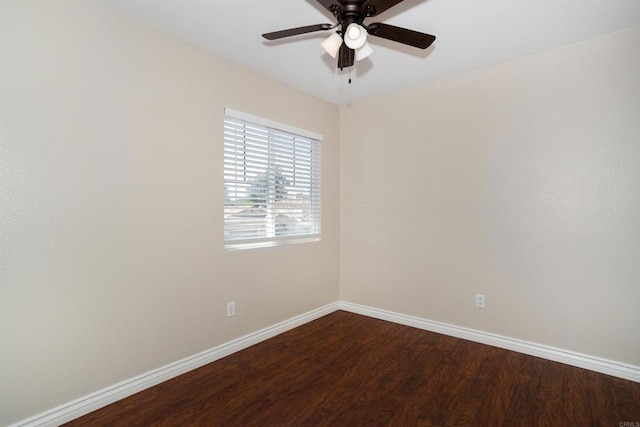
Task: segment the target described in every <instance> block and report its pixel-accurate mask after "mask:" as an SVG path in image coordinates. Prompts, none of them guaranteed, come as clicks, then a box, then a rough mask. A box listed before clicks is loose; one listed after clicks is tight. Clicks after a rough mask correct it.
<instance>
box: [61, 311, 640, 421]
mask: <svg viewBox="0 0 640 427" xmlns="http://www.w3.org/2000/svg"><path fill="white" fill-rule="evenodd" d="M624 422H628V423H630V424H628V425H634V424H631V423H635V422H639V423H640V384H639V383H635V382H632V381H627V380H622V379H619V378H614V377H610V376H607V375H603V374H598V373H595V372H591V371H587V370H583V369H579V368H574V367H570V366H567V365H563V364H560V363H556V362H551V361H547V360H543V359H538V358H535V357H532V356H526V355H523V354H519V353H515V352H511V351H507V350H502V349H499V348H495V347H490V346H486V345H482V344H477V343H473V342H470V341H465V340H461V339H457V338H452V337H447V336H445V335H439V334H435V333H432V332H427V331H423V330H420V329H415V328H410V327H407V326H401V325H397V324H394V323H389V322H385V321H381V320H376V319H372V318H368V317H365V316H359V315H356V314H352V313H347V312H344V311H338V312H335V313H332V314H330V315H328V316H325V317H323V318H321V319H318V320H316V321H313V322H311V323H308V324H306V325H304V326H301V327H299V328H297V329H294V330H292V331H289V332H286V333H284V334H281V335H279V336H277V337H275V338H272V339H270V340H268V341H265V342H262V343H260V344H257V345H254V346H252V347H250V348H248V349H246V350H243V351H241V352H238V353H236V354H233V355H231V356H228V357H226V358H224V359H221V360H219V361H216V362H214V363H211V364H209V365H207V366H204V367H202V368H200V369H197V370H194V371H191V372H189V373H187V374H184V375H182V376H180V377H177V378H174V379H172V380H169V381H166V382H164V383H162V384H159V385H157V386H155V387H153V388H150V389H148V390H145V391H143V392H140V393H138V394H136V395H133V396H131V397H129V398H127V399H124V400H122V401H119V402H117V403H114V404H112V405H110V406H107V407H105V408H103V409H100V410H98V411H96V412H93V413H91V414H88V415H86V416H84V417H81V418H79V419H77V420H75V421H73V422H70V423H68V425H69V426H95V425H104V426H191V425H196V426H234V425H238V426H255V425H267V426H290V425H294V426H297V425H305V426H318V425H320V426H369V425H395V426H415V425H425V426H431V425H432V426H613V427H619V426H620V425H621V424H620V423H624ZM638 425H640V424H638Z"/></svg>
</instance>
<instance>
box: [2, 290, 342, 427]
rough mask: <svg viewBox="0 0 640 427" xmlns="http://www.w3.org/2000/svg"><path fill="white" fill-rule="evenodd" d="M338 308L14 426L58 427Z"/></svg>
mask: <svg viewBox="0 0 640 427" xmlns="http://www.w3.org/2000/svg"><path fill="white" fill-rule="evenodd" d="M337 309H338V303H337V302H334V303H331V304H327V305H325V306H324V307H320V308H318V309H315V310H312V311H309V312H307V313H304V314H301V315H299V316H296V317H292V318H291V319H288V320H285V321H283V322H280V323H277V324H275V325H273V326H269V327H267V328H264V329H262V330H260V331H257V332H254V333H251V334H248V335H245V336H243V337H240V338H238V339H235V340H233V341H229V342H227V343H224V344H222V345H219V346H217V347H214V348H212V349H209V350H206V351H203V352H202V353H198V354H196V355H193V356H190V357H187V358H184V359H182V360H179V361H177V362H174V363H170V364H168V365H166V366H163V367H161V368H158V369H154V370H153V371H149V372H147V373H144V374H142V375H138V376H137V377H134V378H130V379H128V380H125V381H122V382H120V383H118V384H115V385H112V386H110V387H106V388H104V389H102V390H98V391H96V392H94V393H91V394H89V395H87V396H84V397H81V398H79V399H76V400H73V401H71V402H68V403H65V404H63V405H60V406H58V407H56V408H53V409H50V410H48V411H45V412H43V413H41V414H38V415H36V416H33V417H31V418H27V419H25V420H22V421H19V422H18V423H16V424H12V425H11V426H10V427H36V426H37V427H55V426H59V425H60V424H63V423H66V422H69V421H71V420H74V419H76V418H78V417H81V416H83V415H86V414H88V413H90V412H93V411H95V410H97V409H100V408H103V407H105V406H107V405H109V404H111V403H114V402H117V401H118V400H121V399H124V398H125V397H129V396H131V395H133V394H135V393H138V392H139V391H142V390H145V389H147V388H149V387H153V386H154V385H157V384H160V383H161V382H163V381H166V380H168V379H171V378H174V377H177V376H178V375H182V374H184V373H186V372H189V371H191V370H194V369H196V368H199V367H201V366H204V365H206V364H208V363H211V362H215V361H216V360H218V359H222V358H223V357H225V356H228V355H230V354H232V353H235V352H237V351H240V350H243V349H245V348H247V347H250V346H252V345H254V344H257V343H259V342H261V341H265V340H267V339H269V338H272V337H274V336H276V335H279V334H281V333H283V332H286V331H288V330H290V329H293V328H296V327H298V326H301V325H303V324H305V323H308V322H311V321H312V320H315V319H318V318H320V317H322V316H324V315H327V314H329V313H333V312H334V311H336V310H337Z"/></svg>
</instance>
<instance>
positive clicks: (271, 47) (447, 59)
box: [100, 0, 640, 105]
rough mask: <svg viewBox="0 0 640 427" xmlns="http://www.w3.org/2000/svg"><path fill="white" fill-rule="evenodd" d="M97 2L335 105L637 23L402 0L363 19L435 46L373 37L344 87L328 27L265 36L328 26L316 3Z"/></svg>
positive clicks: (490, 3)
mask: <svg viewBox="0 0 640 427" xmlns="http://www.w3.org/2000/svg"><path fill="white" fill-rule="evenodd" d="M100 1H102V2H103V3H106V4H108V5H110V6H112V7H114V8H116V9H119V10H122V11H123V12H125V13H127V14H130V15H133V16H135V17H137V18H139V19H141V20H142V21H145V22H147V23H149V24H150V25H152V26H154V27H156V28H159V29H161V30H162V31H165V32H167V33H170V34H173V35H175V36H176V37H178V38H180V39H182V40H184V41H187V42H189V43H192V44H194V45H197V46H200V47H202V48H204V49H206V50H209V51H211V52H213V53H215V54H217V55H219V56H222V57H225V58H227V59H229V60H230V61H232V62H235V63H237V64H240V65H242V66H244V67H246V68H249V69H252V70H254V71H257V72H259V73H262V74H265V75H267V76H269V77H271V78H273V79H276V80H279V81H281V82H284V83H287V84H289V85H291V86H294V87H296V88H298V89H300V90H302V91H304V92H307V93H310V94H313V95H315V96H318V97H319V98H323V99H325V100H327V101H330V102H332V103H335V104H338V105H344V104H348V103H350V102H355V101H358V100H361V99H364V98H367V97H371V96H375V95H380V94H383V93H386V92H390V91H393V90H396V89H400V88H406V87H409V86H411V85H415V84H418V83H420V82H425V81H429V80H434V79H439V78H443V77H447V76H451V75H455V74H459V73H464V72H467V71H470V70H475V69H479V68H483V67H487V66H491V65H494V64H498V63H500V62H504V61H509V60H512V59H516V58H520V57H524V56H527V55H532V54H535V53H538V52H543V51H546V50H549V49H554V48H558V47H561V46H565V45H568V44H571V43H576V42H579V41H582V40H586V39H589V38H593V37H597V36H600V35H603V34H607V33H611V32H614V31H618V30H622V29H625V28H629V27H632V26H636V25H640V0H404V2H402V3H400V4H399V5H397V6H394V7H392V8H391V9H389V10H387V11H386V12H384V13H382V14H380V15H378V16H376V17H374V18H369V19H367V20H365V23H367V24H369V23H371V22H385V23H388V24H393V25H396V26H401V27H406V28H410V29H413V30H417V31H420V32H424V33H428V34H433V35H435V36H436V37H437V39H436V41H435V43H434V44H433V45H432V46H431V47H430V48H428V49H426V50H421V49H416V48H412V47H408V46H404V45H401V44H398V43H395V42H392V41H388V40H384V39H380V38H377V37H370V38H369V41H370V43H371V45H372V47H373V48H374V51H375V52H374V53H373V55H371V56H370V57H369V58H366V59H365V60H363V61H360V62H357V63H356V65H355V67H353V70H352V72H351V74H352V79H353V82H352V84H349V83H348V78H349V73H348V72H347V71H346V70H345V71H342V72H341V71H339V70H337V68H336V62H337V61H336V60H334V59H332V58H331V57H330V56H329V55H327V54H326V53H324V51H323V50H322V48H321V47H320V43H321V42H322V41H323V40H324V39H325V38H326V37H328V36H329V34H330V32H329V31H323V32H317V33H311V34H306V35H301V36H295V37H290V38H286V39H282V40H279V41H272V42H269V41H266V40H264V39H263V38H262V37H261V34H262V33H266V32H271V31H277V30H282V29H287V28H291V27H299V26H304V25H311V24H319V23H324V22H330V23H334V22H335V21H334V19H333V17H332V16H331V14H330V13H329V12H327V11H326V10H325V9H324V8H322V7H321V6H320V5H319V4H318V3H317V1H316V0H100ZM639 49H640V47H639Z"/></svg>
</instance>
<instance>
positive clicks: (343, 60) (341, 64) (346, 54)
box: [338, 43, 356, 69]
mask: <svg viewBox="0 0 640 427" xmlns="http://www.w3.org/2000/svg"><path fill="white" fill-rule="evenodd" d="M355 56H356V51H355V50H353V49H349V48H348V47H347V45H346V44H344V43H342V45H341V46H340V51H339V52H338V68H340V69H343V68H347V67H351V66H352V65H353V61H354V60H355Z"/></svg>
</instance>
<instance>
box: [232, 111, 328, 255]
mask: <svg viewBox="0 0 640 427" xmlns="http://www.w3.org/2000/svg"><path fill="white" fill-rule="evenodd" d="M282 128H287V130H282ZM296 131H298V132H297V133H296ZM301 133H306V134H307V135H309V136H303V135H301ZM314 136H316V135H313V134H310V133H308V132H305V131H300V130H297V129H293V128H289V127H287V126H285V125H278V124H274V123H271V122H268V121H266V120H264V119H259V118H254V117H251V116H248V115H246V114H243V113H238V112H234V111H232V110H225V120H224V240H225V247H228V248H233V247H237V246H244V245H261V244H264V245H269V244H273V243H277V242H279V241H296V240H299V239H303V240H305V241H306V240H308V239H312V240H317V239H319V237H320V213H321V211H320V141H319V140H320V139H321V137H320V136H317V137H316V138H314Z"/></svg>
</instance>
